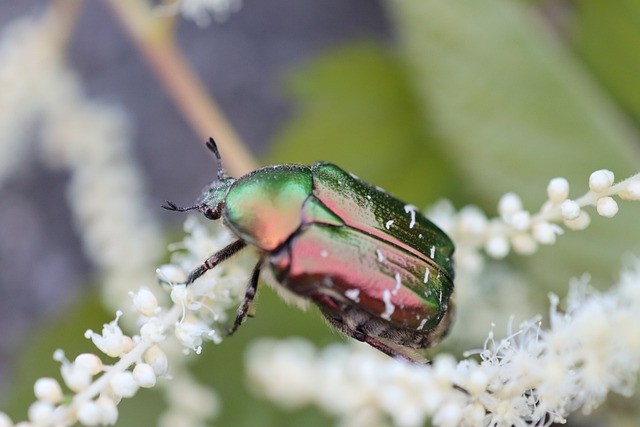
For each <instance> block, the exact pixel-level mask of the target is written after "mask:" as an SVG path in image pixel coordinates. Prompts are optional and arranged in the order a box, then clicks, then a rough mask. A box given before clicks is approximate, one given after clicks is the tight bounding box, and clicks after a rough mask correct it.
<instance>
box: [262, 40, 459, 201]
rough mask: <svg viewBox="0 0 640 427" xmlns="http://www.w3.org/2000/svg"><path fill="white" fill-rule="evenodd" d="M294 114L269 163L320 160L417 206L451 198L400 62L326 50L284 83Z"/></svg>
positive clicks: (370, 51) (367, 50) (381, 53)
mask: <svg viewBox="0 0 640 427" xmlns="http://www.w3.org/2000/svg"><path fill="white" fill-rule="evenodd" d="M288 87H289V88H290V92H291V95H292V97H293V99H294V101H295V104H296V107H297V110H296V116H295V117H294V119H293V120H292V121H290V122H289V123H288V124H287V125H286V126H285V128H284V130H283V131H282V133H281V135H280V136H279V137H278V138H277V139H276V142H275V144H274V146H273V150H272V153H271V155H270V160H271V161H272V162H273V163H276V162H279V163H282V162H291V163H313V162H315V161H318V160H326V161H330V162H332V163H336V164H338V165H339V166H340V167H342V168H344V169H346V170H348V171H350V172H352V173H355V174H356V175H358V176H359V177H361V178H362V179H364V180H365V181H367V182H370V183H372V184H375V185H378V186H381V187H384V188H385V189H387V190H389V191H390V192H391V193H393V194H395V195H396V196H397V197H400V198H401V199H404V200H406V201H408V202H410V203H412V204H414V205H417V206H425V205H426V204H427V203H431V202H433V200H434V199H436V198H439V197H444V196H445V195H450V194H451V193H452V189H453V188H455V187H456V183H457V180H456V179H455V173H454V171H453V170H452V168H451V166H450V162H449V161H448V159H447V158H446V156H445V154H444V150H443V148H441V144H438V143H437V141H436V138H435V137H434V135H433V134H431V133H430V132H429V126H428V123H426V122H425V120H424V118H423V117H422V116H421V113H420V109H419V105H418V103H417V99H416V98H415V95H414V93H413V90H412V88H411V86H410V84H409V81H408V79H407V71H406V70H405V68H404V66H403V64H402V61H400V60H399V58H398V57H396V56H395V55H394V54H393V53H391V52H390V51H389V50H386V49H384V48H383V47H380V46H376V45H374V44H370V43H369V44H367V43H361V44H357V45H352V46H346V47H343V48H340V49H336V50H332V51H330V52H327V53H325V54H323V55H321V56H320V57H318V58H316V59H314V60H313V61H312V62H311V63H310V64H307V65H306V66H304V67H300V68H299V69H298V70H296V72H295V73H294V74H293V75H292V76H291V78H290V81H289V83H288Z"/></svg>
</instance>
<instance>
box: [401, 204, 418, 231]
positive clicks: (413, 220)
mask: <svg viewBox="0 0 640 427" xmlns="http://www.w3.org/2000/svg"><path fill="white" fill-rule="evenodd" d="M416 209H417V208H416V207H415V206H413V205H405V206H404V211H405V212H406V213H408V214H410V215H411V222H410V223H409V228H413V227H414V226H415V225H416Z"/></svg>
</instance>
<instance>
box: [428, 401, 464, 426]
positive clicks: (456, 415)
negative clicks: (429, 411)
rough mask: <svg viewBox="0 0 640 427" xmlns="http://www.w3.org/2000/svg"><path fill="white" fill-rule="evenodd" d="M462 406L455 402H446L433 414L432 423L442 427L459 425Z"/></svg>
mask: <svg viewBox="0 0 640 427" xmlns="http://www.w3.org/2000/svg"><path fill="white" fill-rule="evenodd" d="M462 415H463V414H462V408H460V406H459V405H456V404H455V403H453V402H451V403H447V404H445V405H444V406H443V407H441V408H440V410H438V412H436V414H435V415H434V416H433V424H435V425H438V426H442V427H456V426H458V425H460V420H461V418H462Z"/></svg>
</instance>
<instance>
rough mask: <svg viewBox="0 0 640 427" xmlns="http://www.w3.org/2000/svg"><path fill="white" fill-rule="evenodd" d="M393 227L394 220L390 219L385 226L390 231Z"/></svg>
mask: <svg viewBox="0 0 640 427" xmlns="http://www.w3.org/2000/svg"><path fill="white" fill-rule="evenodd" d="M392 225H393V220H392V219H390V220H389V221H387V222H386V223H385V224H384V226H385V228H386V229H387V230H389V229H390V228H391V226H392Z"/></svg>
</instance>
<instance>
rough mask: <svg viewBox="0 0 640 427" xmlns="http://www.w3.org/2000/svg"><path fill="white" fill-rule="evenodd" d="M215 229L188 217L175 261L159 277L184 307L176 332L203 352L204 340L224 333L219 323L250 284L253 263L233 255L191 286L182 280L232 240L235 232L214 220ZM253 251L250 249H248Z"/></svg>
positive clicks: (225, 319)
mask: <svg viewBox="0 0 640 427" xmlns="http://www.w3.org/2000/svg"><path fill="white" fill-rule="evenodd" d="M211 225H212V227H213V230H214V231H213V232H212V229H210V228H208V227H205V226H204V225H203V224H202V223H201V222H200V220H199V219H198V218H197V217H195V216H190V217H188V218H187V221H185V225H184V228H185V232H186V233H187V236H186V237H185V238H184V240H183V241H182V242H181V243H180V244H178V245H173V246H172V249H174V250H181V251H180V252H176V253H175V255H174V256H173V259H172V264H167V265H164V266H162V267H160V269H159V270H158V275H159V277H160V280H161V281H163V282H164V283H166V284H168V285H170V286H171V287H172V289H171V299H172V300H173V302H174V303H175V304H177V305H179V306H181V307H183V318H182V320H181V321H180V323H179V325H177V327H176V336H177V338H178V339H179V340H180V341H181V342H182V344H183V345H184V346H185V349H190V350H192V351H195V352H196V353H200V351H201V349H202V343H203V340H210V341H213V342H215V343H219V342H220V341H221V339H222V336H224V332H223V331H221V330H220V327H221V326H220V325H225V324H226V323H227V322H228V316H227V313H228V311H229V309H231V308H234V309H235V308H237V307H238V305H239V303H240V301H241V300H242V298H243V297H244V293H245V290H246V287H247V282H248V276H247V272H248V271H251V266H250V265H249V264H247V262H246V261H249V259H248V258H247V257H246V256H244V255H240V254H239V255H237V256H234V257H233V261H227V262H224V263H222V264H220V265H219V266H217V267H216V268H214V269H212V270H209V271H208V272H207V273H205V274H204V275H203V276H202V277H200V278H199V279H198V280H196V281H195V282H194V283H192V284H191V285H189V286H185V285H183V284H180V283H183V282H184V281H185V280H186V278H187V276H188V274H189V272H191V271H192V270H193V269H194V268H196V267H197V266H199V265H200V264H201V263H202V262H203V261H204V260H205V259H207V258H208V257H209V256H210V255H212V254H213V253H215V252H216V251H218V250H220V249H222V248H223V247H225V246H226V245H227V244H229V243H231V241H232V236H231V234H230V233H229V232H228V231H227V230H226V228H225V227H223V226H222V225H220V224H218V223H211ZM247 252H250V251H247Z"/></svg>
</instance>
